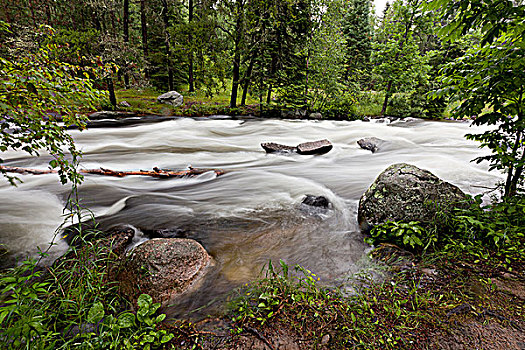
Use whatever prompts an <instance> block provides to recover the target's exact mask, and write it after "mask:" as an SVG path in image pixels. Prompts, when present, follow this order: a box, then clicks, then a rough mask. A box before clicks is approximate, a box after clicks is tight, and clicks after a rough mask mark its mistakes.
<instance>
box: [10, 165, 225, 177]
mask: <svg viewBox="0 0 525 350" xmlns="http://www.w3.org/2000/svg"><path fill="white" fill-rule="evenodd" d="M0 170H1V171H2V172H8V173H18V174H32V175H42V174H56V173H58V170H53V169H45V170H43V169H30V168H21V167H16V166H0ZM209 171H213V172H215V174H216V175H217V176H220V175H222V174H224V171H222V170H220V169H199V168H193V167H189V169H188V170H179V171H173V170H162V169H159V168H157V167H154V168H153V170H138V171H119V170H112V169H106V168H99V169H80V170H79V173H81V174H94V175H104V176H115V177H124V176H128V175H144V176H152V177H158V178H169V177H175V178H182V177H192V176H197V175H201V174H204V173H207V172H209Z"/></svg>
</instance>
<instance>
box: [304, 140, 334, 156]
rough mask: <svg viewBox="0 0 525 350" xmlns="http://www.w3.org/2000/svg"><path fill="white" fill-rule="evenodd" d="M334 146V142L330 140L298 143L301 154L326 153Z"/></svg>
mask: <svg viewBox="0 0 525 350" xmlns="http://www.w3.org/2000/svg"><path fill="white" fill-rule="evenodd" d="M332 148H333V146H332V143H331V142H330V141H328V140H320V141H313V142H305V143H301V144H299V145H297V153H299V154H325V153H328V152H330V150H331V149H332Z"/></svg>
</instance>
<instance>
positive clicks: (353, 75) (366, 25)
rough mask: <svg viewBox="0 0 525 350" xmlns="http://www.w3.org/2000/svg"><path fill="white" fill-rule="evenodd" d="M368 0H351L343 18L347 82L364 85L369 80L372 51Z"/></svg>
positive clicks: (370, 6) (370, 5) (369, 4)
mask: <svg viewBox="0 0 525 350" xmlns="http://www.w3.org/2000/svg"><path fill="white" fill-rule="evenodd" d="M371 8H372V4H371V2H370V0H351V1H350V2H349V5H348V10H347V13H346V14H345V16H344V20H343V31H344V34H345V37H346V54H345V57H346V67H345V69H346V72H345V81H346V82H347V83H359V84H360V85H361V86H362V87H364V86H365V85H366V84H367V83H368V81H369V80H370V55H371V52H372V18H371V14H370V9H371Z"/></svg>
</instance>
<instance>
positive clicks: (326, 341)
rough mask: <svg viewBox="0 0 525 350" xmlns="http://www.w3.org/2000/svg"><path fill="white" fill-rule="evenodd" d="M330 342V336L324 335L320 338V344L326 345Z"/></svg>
mask: <svg viewBox="0 0 525 350" xmlns="http://www.w3.org/2000/svg"><path fill="white" fill-rule="evenodd" d="M329 341H330V334H325V335H323V337H322V338H321V344H323V345H326V344H328V342H329Z"/></svg>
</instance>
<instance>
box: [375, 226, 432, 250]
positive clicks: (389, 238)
mask: <svg viewBox="0 0 525 350" xmlns="http://www.w3.org/2000/svg"><path fill="white" fill-rule="evenodd" d="M365 242H366V243H368V244H377V243H381V242H388V243H393V244H396V245H398V246H400V247H402V248H405V249H410V250H426V249H427V248H428V247H429V246H430V245H431V244H435V243H436V242H437V237H436V235H434V234H430V233H429V231H427V230H426V229H425V228H424V227H423V226H421V225H420V223H419V222H418V221H410V222H408V223H405V222H396V221H388V222H386V223H384V224H381V225H378V226H376V227H374V228H373V229H372V231H371V232H370V237H367V238H366V239H365Z"/></svg>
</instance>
